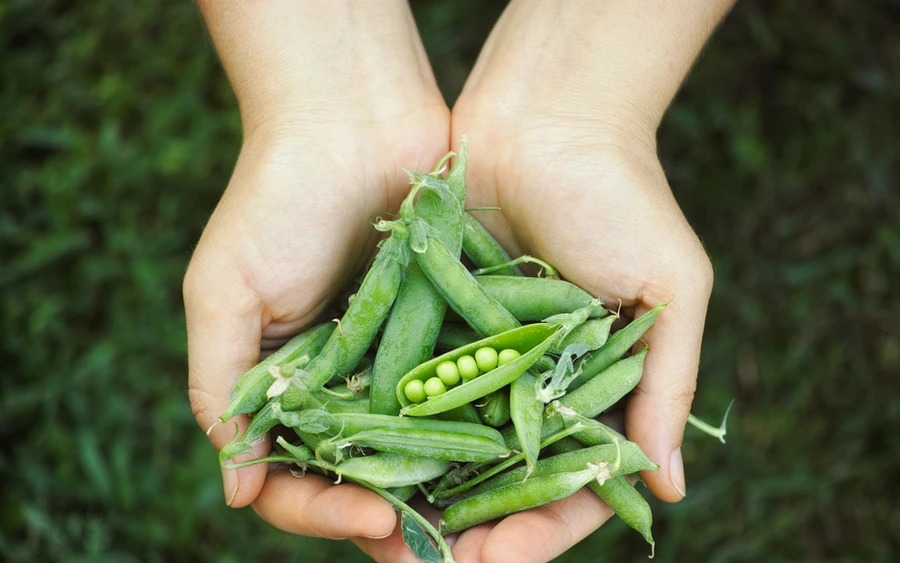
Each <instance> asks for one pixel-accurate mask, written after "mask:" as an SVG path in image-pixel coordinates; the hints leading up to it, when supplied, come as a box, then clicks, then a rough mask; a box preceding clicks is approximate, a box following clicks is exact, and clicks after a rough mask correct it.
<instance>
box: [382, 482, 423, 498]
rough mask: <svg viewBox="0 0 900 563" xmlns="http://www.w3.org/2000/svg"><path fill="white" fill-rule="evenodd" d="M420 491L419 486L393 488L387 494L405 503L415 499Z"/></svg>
mask: <svg viewBox="0 0 900 563" xmlns="http://www.w3.org/2000/svg"><path fill="white" fill-rule="evenodd" d="M418 491H419V487H418V485H407V486H405V487H391V488H390V489H387V492H388V493H389V494H391V495H392V496H394V497H395V498H398V499H400V500H401V501H403V502H406V501H408V500H409V499H411V498H413V496H415V494H416V493H417V492H418Z"/></svg>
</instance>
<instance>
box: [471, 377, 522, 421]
mask: <svg viewBox="0 0 900 563" xmlns="http://www.w3.org/2000/svg"><path fill="white" fill-rule="evenodd" d="M524 375H525V374H523V375H522V376H520V377H523V376H524ZM513 384H515V381H513ZM479 405H480V406H478V412H479V414H480V415H481V420H483V421H484V423H485V424H487V425H489V426H493V427H494V428H500V427H501V426H503V425H504V424H506V423H507V422H509V417H510V407H509V390H508V389H498V390H497V391H494V392H493V393H491V394H490V395H488V396H487V397H485V398H484V399H483V400H482V401H481V402H480V403H479Z"/></svg>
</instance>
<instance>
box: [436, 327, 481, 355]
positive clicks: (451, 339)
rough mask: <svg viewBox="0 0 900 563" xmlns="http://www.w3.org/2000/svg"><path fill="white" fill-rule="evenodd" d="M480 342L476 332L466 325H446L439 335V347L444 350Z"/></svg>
mask: <svg viewBox="0 0 900 563" xmlns="http://www.w3.org/2000/svg"><path fill="white" fill-rule="evenodd" d="M476 340H478V335H477V334H475V331H474V330H472V329H471V328H469V327H468V326H466V325H463V324H458V323H444V326H442V327H441V333H440V334H439V335H438V341H437V347H438V348H440V349H442V350H453V349H454V348H462V347H463V346H465V345H467V344H471V343H472V342H475V341H476Z"/></svg>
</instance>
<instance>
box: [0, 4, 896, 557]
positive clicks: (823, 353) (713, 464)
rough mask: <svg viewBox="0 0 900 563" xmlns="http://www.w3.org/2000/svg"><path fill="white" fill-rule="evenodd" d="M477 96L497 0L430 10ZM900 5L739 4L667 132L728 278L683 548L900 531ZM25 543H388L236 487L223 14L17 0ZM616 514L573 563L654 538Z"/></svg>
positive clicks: (16, 358) (753, 546)
mask: <svg viewBox="0 0 900 563" xmlns="http://www.w3.org/2000/svg"><path fill="white" fill-rule="evenodd" d="M414 7H415V11H416V16H417V19H418V21H419V24H420V27H421V29H422V34H423V38H424V40H425V43H426V45H427V48H428V50H429V54H430V56H431V57H432V61H433V63H434V66H435V69H436V72H437V74H438V77H439V81H440V84H441V88H442V90H443V92H444V93H445V95H446V96H447V98H448V100H452V99H454V98H455V95H456V93H457V92H458V91H459V89H460V87H461V85H462V82H463V80H464V79H465V76H466V73H467V72H468V69H469V67H470V66H471V64H472V62H473V61H474V58H475V56H476V55H477V53H478V49H479V47H480V45H481V43H482V42H483V39H484V37H485V35H486V34H487V33H488V31H489V29H490V26H491V25H492V23H493V21H494V19H495V18H496V15H497V14H498V13H499V11H500V10H501V9H502V4H501V3H498V2H486V1H475V0H465V1H457V2H449V1H441V0H432V1H423V2H416V3H415V4H414ZM897 37H900V9H898V7H897V4H896V3H895V2H887V1H884V2H869V3H865V4H861V3H855V2H849V1H846V0H845V1H839V2H832V3H828V4H827V5H825V4H820V3H813V2H809V1H802V2H760V3H741V4H740V5H739V6H737V8H736V10H735V12H734V13H733V14H732V15H731V16H730V17H729V19H728V20H727V21H726V22H725V24H724V26H723V28H722V29H721V30H720V31H719V32H718V33H717V34H716V35H715V37H714V39H713V41H712V42H711V44H710V45H709V46H708V47H707V49H706V50H705V52H704V54H703V56H702V57H701V59H700V61H699V62H698V64H697V65H696V67H695V69H694V70H693V72H692V74H691V75H690V77H689V79H688V81H687V83H686V85H685V87H684V90H683V91H682V92H681V94H680V95H679V96H678V98H677V100H676V102H675V104H674V106H673V107H672V109H671V111H670V112H669V114H668V115H667V117H666V120H665V122H664V124H663V127H662V129H661V131H660V151H661V155H662V158H663V161H664V164H665V166H666V169H667V171H668V173H669V177H670V180H671V183H672V186H673V189H674V190H675V192H676V196H677V197H678V200H679V202H680V203H681V205H682V206H683V208H684V211H685V214H686V215H687V216H688V218H689V219H690V221H691V223H692V224H693V225H694V226H695V228H696V230H697V232H698V234H699V235H700V236H701V238H702V239H703V241H704V243H705V244H706V246H707V248H708V250H709V252H710V254H711V256H712V259H713V263H714V265H715V269H716V287H715V291H714V295H713V299H712V303H711V305H710V312H709V323H708V326H707V333H706V337H705V343H704V349H703V359H702V365H701V378H700V387H699V392H698V395H697V400H696V402H695V409H694V411H695V413H697V414H698V415H700V416H702V417H704V418H706V419H708V420H715V419H716V418H717V417H718V416H720V414H721V412H722V410H723V408H724V407H725V405H726V404H727V403H728V401H729V400H730V399H731V398H732V397H737V405H736V408H735V411H734V413H733V416H732V419H731V421H730V429H729V443H728V445H727V446H721V445H720V444H718V443H717V442H715V441H711V440H709V439H705V438H702V437H700V436H699V433H698V432H696V431H693V430H692V429H689V430H688V433H687V434H688V437H687V440H686V443H685V446H684V457H685V463H686V468H687V469H686V471H687V475H688V484H689V486H688V490H689V494H688V497H687V499H686V500H685V501H684V502H682V503H679V504H678V505H662V504H661V503H658V502H654V511H655V514H656V523H655V526H654V535H655V536H656V538H657V541H658V549H657V559H658V560H661V561H697V560H699V561H891V560H893V559H892V557H893V556H894V555H896V554H897V553H898V552H900V539H898V538H900V510H898V509H897V500H896V499H897V498H898V496H900V495H898V493H900V487H898V486H897V470H898V467H900V434H898V429H900V393H898V392H900V378H898V373H900V320H898V312H900V297H898V292H897V288H898V283H900V282H898V280H900V194H898V172H900V142H898V140H897V134H898V127H897V124H898V123H900V115H898V114H900V99H898V98H900V75H898V73H897V72H896V69H898V68H900V43H898V42H897V40H896V38H897ZM0 98H2V101H3V108H4V110H5V111H4V112H3V114H2V117H0V311H2V312H0V323H2V329H0V330H2V333H0V334H2V338H0V358H2V360H3V361H2V364H0V366H2V367H0V370H2V378H0V384H2V395H0V412H2V414H3V421H4V424H3V426H2V429H0V439H2V443H3V444H4V446H3V448H2V452H0V483H2V484H0V487H2V497H0V499H2V500H0V559H3V560H5V561H72V562H74V561H98V562H99V561H104V562H107V561H108V562H120V561H121V562H126V561H195V560H202V561H212V560H216V561H223V562H229V561H247V560H257V559H263V558H266V559H278V560H285V561H304V562H318V561H323V562H324V561H334V560H338V559H340V560H343V561H364V560H366V559H365V558H364V557H363V556H361V555H359V553H358V552H357V551H356V549H355V548H354V547H353V546H351V545H349V544H348V543H346V542H329V541H321V540H311V539H308V538H300V537H294V536H290V535H288V534H284V533H281V532H278V531H276V530H272V529H270V528H269V527H268V526H267V525H265V524H263V523H262V522H261V521H260V520H259V519H258V518H256V517H255V515H254V514H253V513H252V511H250V510H241V511H233V510H228V509H226V508H225V506H224V503H223V499H222V493H221V486H220V481H219V475H218V471H217V469H216V462H215V458H214V456H213V454H212V452H211V450H210V448H209V446H208V444H207V442H206V439H205V437H204V436H203V434H202V432H200V431H199V430H198V429H197V427H196V425H195V423H194V421H193V417H192V416H191V413H190V408H189V406H188V403H187V396H186V395H187V394H186V377H185V375H186V373H185V372H186V369H185V335H184V326H183V311H182V304H181V298H180V282H181V277H182V275H183V272H184V269H185V267H186V264H187V261H188V259H189V257H190V252H191V248H192V245H193V244H195V243H196V241H197V240H198V238H199V235H200V232H201V230H202V227H203V225H204V223H205V221H206V218H207V217H208V215H209V213H210V212H211V210H212V208H213V207H214V205H215V203H216V201H217V199H218V197H219V195H220V193H221V190H222V188H223V187H224V185H225V183H226V181H227V178H228V176H229V174H230V171H231V167H232V166H233V161H234V158H235V156H236V154H237V151H238V148H239V143H240V123H239V120H238V115H237V110H236V105H235V101H234V98H233V95H232V94H231V91H230V88H229V87H228V84H227V82H226V81H225V79H224V76H223V73H222V71H221V69H220V67H219V65H218V62H217V60H216V56H215V53H214V52H213V50H212V48H211V46H210V43H209V41H208V38H207V36H206V33H205V30H204V27H203V25H202V22H201V20H200V18H199V16H198V14H197V11H196V8H195V7H194V6H193V5H191V4H187V3H179V2H162V3H138V4H131V3H129V4H124V3H116V2H111V1H109V0H104V1H100V2H93V3H81V4H78V5H72V4H69V3H64V2H53V1H46V2H34V1H25V0H14V1H5V2H0ZM646 553H647V548H646V547H645V546H644V545H642V544H641V540H640V538H639V536H637V534H635V533H633V532H631V531H630V530H628V529H626V528H625V526H623V525H621V524H620V523H619V522H611V523H610V524H608V525H606V526H604V527H603V528H602V529H601V530H600V531H598V532H596V533H595V534H594V535H592V536H591V537H590V538H589V539H588V540H586V541H584V542H582V543H581V544H580V545H579V546H578V547H577V548H576V549H574V550H572V551H570V552H569V553H568V554H566V555H564V556H563V557H561V558H560V561H585V560H588V561H594V560H599V559H601V558H602V559H603V560H611V561H612V560H615V561H620V560H632V561H637V560H641V559H643V557H644V556H645V554H646Z"/></svg>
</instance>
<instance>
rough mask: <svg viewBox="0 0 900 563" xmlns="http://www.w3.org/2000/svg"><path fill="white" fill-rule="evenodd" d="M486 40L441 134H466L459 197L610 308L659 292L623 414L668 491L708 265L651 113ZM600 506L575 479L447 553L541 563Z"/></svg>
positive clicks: (589, 527) (695, 356) (572, 539)
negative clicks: (528, 69)
mask: <svg viewBox="0 0 900 563" xmlns="http://www.w3.org/2000/svg"><path fill="white" fill-rule="evenodd" d="M492 50H493V51H494V52H493V53H492V56H489V57H487V58H486V60H482V61H480V62H479V66H476V69H475V71H474V72H473V75H472V77H470V81H469V83H468V84H467V86H466V89H465V90H464V92H463V95H462V96H461V98H460V101H459V102H458V103H457V105H456V107H454V110H453V126H452V134H453V138H456V137H458V136H459V135H462V134H465V135H467V136H468V139H469V153H470V154H471V155H472V157H471V160H470V165H469V172H468V186H469V190H468V200H467V207H481V206H499V207H500V208H501V211H499V212H489V211H484V212H480V214H479V217H478V218H479V220H481V221H482V222H483V223H484V224H485V226H486V227H487V228H488V229H489V230H490V231H491V232H492V233H493V234H494V235H495V236H496V237H497V238H498V239H499V240H500V241H501V243H502V244H503V245H504V246H505V247H506V248H507V249H508V250H509V251H510V253H511V254H512V255H518V254H523V253H527V254H532V255H535V256H537V257H540V258H542V259H544V260H546V261H548V262H549V263H551V264H553V265H554V266H555V267H556V268H558V269H559V271H560V273H561V274H562V276H563V277H564V278H565V279H568V280H571V281H572V282H574V283H576V284H577V285H579V286H581V287H583V288H585V289H587V290H588V291H590V292H591V293H593V294H594V295H596V296H598V297H600V298H601V299H603V300H604V301H605V302H606V303H607V306H608V307H609V308H611V309H613V310H615V309H617V308H618V307H619V306H620V304H621V307H622V309H623V311H624V312H625V314H626V315H633V316H636V315H640V314H642V313H643V312H645V311H647V310H649V309H650V308H652V307H654V306H655V305H658V304H660V303H668V307H667V308H666V310H665V311H663V313H662V314H661V315H660V317H659V318H658V320H657V322H656V324H655V325H654V327H653V328H652V329H651V330H650V331H649V332H648V333H647V334H646V335H645V336H644V340H645V342H646V343H647V345H649V347H650V349H651V351H650V353H649V354H648V356H647V360H646V364H645V368H644V375H643V378H642V380H641V382H640V384H639V385H638V387H637V389H636V390H635V391H634V393H633V394H632V395H631V398H630V400H629V401H628V403H627V407H626V411H625V422H626V431H627V435H628V437H629V439H630V440H633V441H635V442H637V443H638V444H639V445H640V446H641V447H642V448H643V450H644V451H645V452H646V453H647V455H648V456H649V457H650V458H651V459H652V460H653V461H655V462H657V463H658V464H659V465H660V470H659V471H658V472H645V473H644V474H643V475H642V477H643V479H644V481H645V482H646V484H647V485H648V486H649V488H650V490H651V491H652V492H653V493H654V494H655V495H656V496H657V497H659V498H660V499H662V500H664V501H668V502H675V501H678V500H680V499H681V498H683V497H684V495H685V492H686V487H685V479H684V469H683V465H682V458H681V451H680V446H681V441H682V437H683V433H684V428H685V424H686V421H687V417H688V414H689V412H690V406H691V402H692V399H693V394H694V389H695V384H696V378H697V368H698V363H699V355H700V343H701V339H702V335H703V326H704V322H705V316H706V308H707V303H708V301H709V296H710V291H711V288H712V269H711V266H710V261H709V259H708V257H707V255H706V252H705V251H704V249H703V247H702V245H701V244H700V241H699V240H698V238H697V236H696V235H695V234H694V232H693V230H692V229H691V227H690V225H689V224H688V222H687V221H686V219H685V217H684V215H683V214H682V212H681V210H680V209H679V207H678V205H677V203H676V201H675V199H674V197H673V195H672V192H671V190H670V188H669V185H668V183H667V181H666V177H665V174H664V173H663V170H662V167H661V166H660V163H659V160H658V158H657V156H656V147H655V124H651V125H647V124H645V123H644V122H642V120H641V119H639V118H635V117H633V116H632V115H631V114H629V112H628V110H627V108H625V109H623V108H614V107H612V108H606V110H604V109H603V106H602V105H591V104H590V103H586V102H590V100H589V99H588V98H585V97H579V96H577V95H573V93H572V92H571V91H568V92H567V91H565V88H564V87H559V88H557V86H559V83H556V84H554V82H553V75H554V73H553V72H552V71H549V72H548V76H542V77H541V78H540V80H538V79H537V77H536V76H534V75H527V76H525V77H522V76H519V77H516V76H515V73H514V72H512V71H511V69H515V68H516V65H515V62H514V61H512V62H511V61H509V60H508V58H507V59H504V56H503V55H504V53H503V52H502V50H503V46H502V45H500V46H499V47H498V46H496V45H492V43H491V42H490V41H489V43H488V46H487V47H486V48H485V51H486V52H489V53H490V52H491V51H492ZM498 50H499V51H500V52H499V54H498V53H497V52H496V51H498ZM498 77H499V78H498ZM511 84H512V85H513V86H511ZM610 515H611V511H610V510H609V509H608V508H607V507H606V506H605V505H603V503H602V502H601V501H600V500H599V499H597V498H596V497H595V496H594V495H593V493H591V492H590V491H588V490H582V491H581V492H580V493H579V494H577V495H575V496H574V497H571V498H570V499H567V500H565V501H561V502H558V503H553V504H551V505H548V506H546V507H544V508H541V509H536V510H530V511H526V512H522V513H519V514H515V515H512V516H509V517H507V518H505V519H504V520H502V521H500V522H499V523H497V524H491V525H483V526H479V527H477V528H475V529H472V530H469V531H467V532H464V533H463V534H462V535H461V537H460V539H459V540H458V542H457V543H456V546H455V548H454V552H456V553H457V554H458V555H457V557H458V561H460V563H467V562H475V561H478V562H482V561H483V562H485V563H493V562H500V561H511V560H515V561H534V562H536V563H537V562H545V561H549V560H551V559H552V558H554V557H556V556H558V555H559V554H560V553H562V552H563V551H565V550H566V549H568V548H569V547H571V546H572V545H574V544H575V543H577V542H578V541H580V540H581V539H583V538H584V537H585V536H587V535H588V534H589V533H591V532H592V531H593V530H595V529H596V528H597V527H599V526H600V525H601V524H602V523H603V522H604V521H605V520H606V519H608V518H609V517H610Z"/></svg>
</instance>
